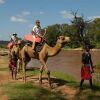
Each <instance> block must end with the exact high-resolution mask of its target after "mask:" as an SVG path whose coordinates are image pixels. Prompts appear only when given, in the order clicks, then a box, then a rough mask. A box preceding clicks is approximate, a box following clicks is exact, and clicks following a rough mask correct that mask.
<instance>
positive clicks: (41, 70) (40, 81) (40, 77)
mask: <svg viewBox="0 0 100 100" xmlns="http://www.w3.org/2000/svg"><path fill="white" fill-rule="evenodd" d="M42 73H43V66H41V68H40V75H39V83H40V84H42Z"/></svg>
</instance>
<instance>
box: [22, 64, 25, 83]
mask: <svg viewBox="0 0 100 100" xmlns="http://www.w3.org/2000/svg"><path fill="white" fill-rule="evenodd" d="M22 67H23V81H24V83H26V63H25V62H23V65H22Z"/></svg>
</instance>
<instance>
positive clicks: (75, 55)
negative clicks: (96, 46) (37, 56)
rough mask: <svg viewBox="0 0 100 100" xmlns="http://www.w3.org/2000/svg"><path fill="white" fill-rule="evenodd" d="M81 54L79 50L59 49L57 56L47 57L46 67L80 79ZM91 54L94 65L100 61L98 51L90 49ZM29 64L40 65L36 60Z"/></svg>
mask: <svg viewBox="0 0 100 100" xmlns="http://www.w3.org/2000/svg"><path fill="white" fill-rule="evenodd" d="M81 54H82V51H80V50H71V51H69V50H68V51H61V52H60V53H59V54H58V55H57V56H55V57H51V58H49V59H48V62H47V65H48V68H49V69H50V70H51V71H52V70H58V71H61V72H63V73H67V74H69V75H72V76H73V77H74V78H75V79H76V80H77V81H80V69H81ZM91 54H92V59H93V63H94V65H95V64H97V63H100V51H91ZM31 65H32V66H33V65H34V66H35V67H36V66H40V64H39V63H38V62H37V61H36V60H34V64H32V63H31Z"/></svg>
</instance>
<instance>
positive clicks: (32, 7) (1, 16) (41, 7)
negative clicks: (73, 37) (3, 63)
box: [0, 0, 100, 40]
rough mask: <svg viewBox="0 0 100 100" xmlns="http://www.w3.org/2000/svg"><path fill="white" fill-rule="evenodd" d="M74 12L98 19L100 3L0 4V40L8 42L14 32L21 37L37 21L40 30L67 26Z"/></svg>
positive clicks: (7, 0) (45, 0) (14, 0)
mask: <svg viewBox="0 0 100 100" xmlns="http://www.w3.org/2000/svg"><path fill="white" fill-rule="evenodd" d="M77 10H78V14H84V18H85V19H94V18H97V17H100V0H0V40H9V39H10V35H11V34H12V33H13V32H16V33H17V34H18V36H19V37H23V36H24V35H25V34H27V33H29V32H30V31H31V30H32V27H33V26H34V22H35V20H36V19H39V20H40V21H41V26H42V28H44V27H46V26H48V25H52V24H56V23H58V24H62V23H69V22H70V20H71V19H72V18H73V16H72V15H71V11H77Z"/></svg>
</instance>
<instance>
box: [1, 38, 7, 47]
mask: <svg viewBox="0 0 100 100" xmlns="http://www.w3.org/2000/svg"><path fill="white" fill-rule="evenodd" d="M7 44H8V41H3V40H0V48H6V46H7Z"/></svg>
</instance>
